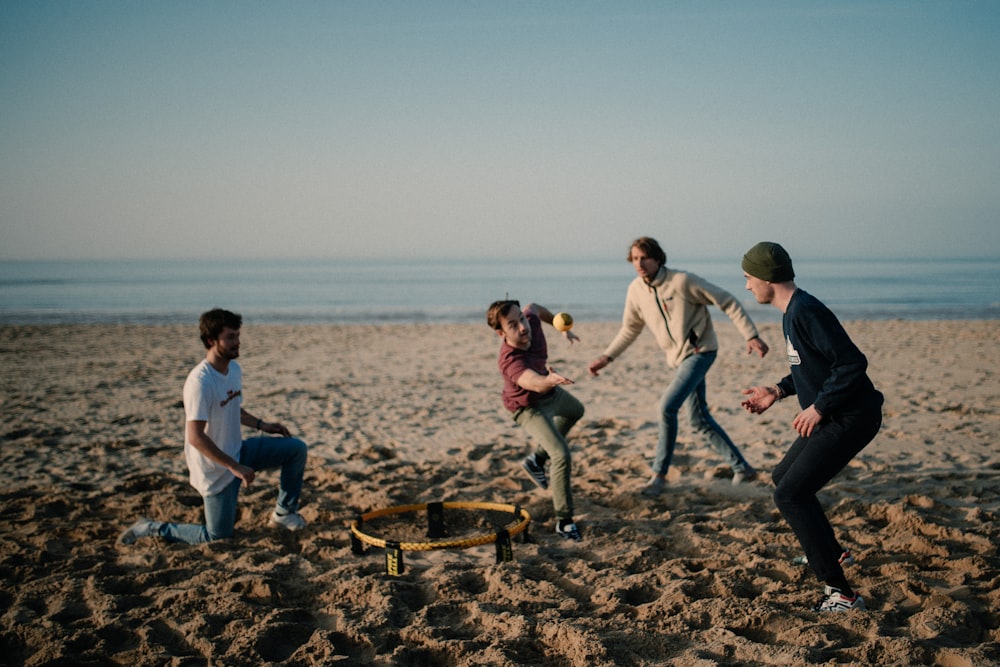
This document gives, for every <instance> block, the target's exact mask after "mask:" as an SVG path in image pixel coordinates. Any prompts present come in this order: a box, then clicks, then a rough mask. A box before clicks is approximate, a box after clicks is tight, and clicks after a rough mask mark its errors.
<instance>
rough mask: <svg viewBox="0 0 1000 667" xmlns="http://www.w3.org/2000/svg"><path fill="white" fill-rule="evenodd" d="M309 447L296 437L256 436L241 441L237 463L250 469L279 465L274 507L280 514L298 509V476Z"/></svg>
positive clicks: (299, 494) (302, 471)
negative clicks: (279, 475) (278, 480)
mask: <svg viewBox="0 0 1000 667" xmlns="http://www.w3.org/2000/svg"><path fill="white" fill-rule="evenodd" d="M308 455H309V448H308V447H307V446H306V443H304V442H302V441H301V440H299V439H298V438H275V437H266V436H257V437H254V438H249V439H247V440H244V441H243V449H242V451H241V452H240V463H242V464H243V465H245V466H249V467H250V468H253V469H254V470H271V469H273V468H279V467H280V468H281V481H280V485H279V488H278V500H277V509H278V512H279V513H281V514H286V513H295V512H298V510H299V501H300V499H301V497H302V477H303V476H304V474H305V470H306V460H307V459H308Z"/></svg>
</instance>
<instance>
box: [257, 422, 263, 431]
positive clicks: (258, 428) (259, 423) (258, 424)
mask: <svg viewBox="0 0 1000 667" xmlns="http://www.w3.org/2000/svg"><path fill="white" fill-rule="evenodd" d="M263 423H264V422H262V421H261V420H259V419H258V420H257V430H258V431H260V430H261V428H260V425H261V424H263Z"/></svg>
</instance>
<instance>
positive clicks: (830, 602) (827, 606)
mask: <svg viewBox="0 0 1000 667" xmlns="http://www.w3.org/2000/svg"><path fill="white" fill-rule="evenodd" d="M852 609H860V610H861V611H864V610H865V601H864V599H862V597H861V596H860V595H858V593H857V591H855V592H854V597H853V598H849V597H847V596H846V595H844V594H843V593H841V592H840V589H839V588H834V587H833V586H824V587H823V599H822V600H820V601H819V604H818V605H816V607H814V608H813V611H819V612H826V611H850V610H852Z"/></svg>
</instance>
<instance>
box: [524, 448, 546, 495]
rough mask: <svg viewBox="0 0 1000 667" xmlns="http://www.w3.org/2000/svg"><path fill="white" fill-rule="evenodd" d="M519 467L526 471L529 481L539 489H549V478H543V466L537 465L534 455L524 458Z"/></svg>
mask: <svg viewBox="0 0 1000 667" xmlns="http://www.w3.org/2000/svg"><path fill="white" fill-rule="evenodd" d="M521 465H522V466H524V469H525V470H527V471H528V475H530V476H531V481H532V482H534V483H535V485H536V486H538V488H539V489H547V488H549V478H548V477H546V476H545V466H543V465H539V464H538V462H537V461H536V460H535V455H534V454H532V455H531V456H529V457H527V458H525V459H524V461H522V462H521Z"/></svg>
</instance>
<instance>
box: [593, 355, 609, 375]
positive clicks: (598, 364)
mask: <svg viewBox="0 0 1000 667" xmlns="http://www.w3.org/2000/svg"><path fill="white" fill-rule="evenodd" d="M610 363H611V359H610V358H609V357H608V355H606V354H602V355H601V356H600V357H598V358H597V359H594V360H593V361H592V362H590V366H589V367H588V370H589V371H590V374H591V375H593V376H594V377H597V376H598V375H600V373H598V372H597V371H599V370H601V369H602V368H604V367H605V366H607V365H608V364H610Z"/></svg>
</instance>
